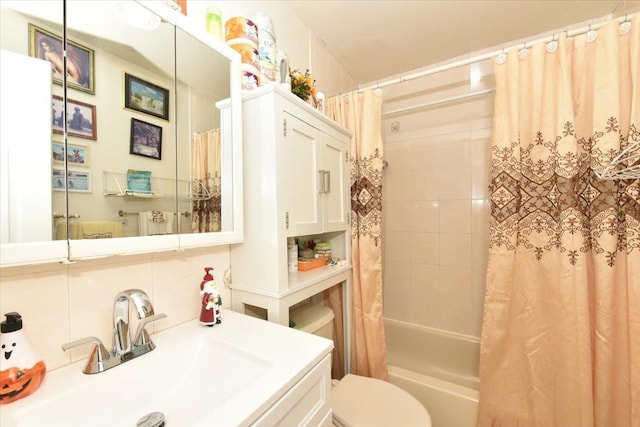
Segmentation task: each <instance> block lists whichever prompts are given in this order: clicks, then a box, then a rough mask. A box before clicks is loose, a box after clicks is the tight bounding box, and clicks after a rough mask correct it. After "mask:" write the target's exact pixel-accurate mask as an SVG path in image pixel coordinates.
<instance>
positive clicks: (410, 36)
mask: <svg viewBox="0 0 640 427" xmlns="http://www.w3.org/2000/svg"><path fill="white" fill-rule="evenodd" d="M287 4H288V5H289V7H290V8H291V9H293V11H294V13H295V14H296V15H297V16H298V17H299V18H300V19H301V21H302V22H303V23H304V24H305V25H306V26H307V28H309V29H310V30H311V31H312V32H313V33H314V34H315V35H316V36H317V37H319V38H320V39H321V40H323V41H324V42H325V43H326V45H327V48H328V49H329V51H331V52H332V53H333V55H334V56H335V57H336V59H337V60H338V61H339V62H340V63H341V64H342V65H343V66H344V67H345V69H346V70H347V72H348V73H349V74H351V76H352V77H353V78H354V79H355V81H356V82H357V83H359V84H364V83H372V82H375V81H376V80H384V79H385V78H388V77H390V76H394V75H397V74H401V73H405V72H407V71H411V70H415V69H417V68H422V67H425V66H428V65H431V64H435V63H438V62H442V61H444V60H447V59H450V58H454V57H458V56H460V55H465V54H469V53H471V52H477V51H479V50H483V49H487V48H495V49H498V48H499V47H500V46H503V45H504V47H510V46H513V44H514V41H515V40H520V39H526V38H531V37H534V36H539V35H541V34H543V33H545V32H552V31H553V30H557V29H561V28H565V27H567V26H570V25H574V24H577V23H588V22H594V23H597V22H600V21H602V19H603V18H604V17H605V16H607V15H610V14H611V15H613V16H614V17H617V16H624V15H625V13H633V12H636V11H640V1H613V0H609V1H597V0H577V1H566V0H546V1H534V0H519V1H514V0H493V1H481V0H413V1H404V0H396V1H392V0H387V1H364V0H360V1H357V0H315V1H314V0H306V1H301V0H288V1H287ZM549 35H551V34H549Z"/></svg>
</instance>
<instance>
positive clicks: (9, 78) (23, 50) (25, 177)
mask: <svg viewBox="0 0 640 427" xmlns="http://www.w3.org/2000/svg"><path fill="white" fill-rule="evenodd" d="M169 3H171V2H158V1H100V2H95V1H88V0H66V1H49V2H41V1H3V2H2V3H1V7H2V10H1V13H0V17H1V19H2V22H1V24H2V25H1V30H0V31H1V32H2V33H1V36H2V37H1V39H0V43H1V45H0V47H1V49H2V59H3V60H2V61H1V62H2V63H1V64H0V65H2V67H3V68H2V73H1V74H2V95H1V96H2V106H3V108H2V110H0V111H1V116H0V120H1V126H0V128H1V129H2V137H1V139H2V162H3V163H2V215H1V217H2V242H1V243H2V244H1V246H0V249H1V261H0V262H1V266H3V267H4V266H11V265H23V264H33V263H43V262H56V261H66V260H76V259H86V258H94V257H102V256H109V255H126V254H133V253H145V252H157V251H162V250H178V249H183V248H192V247H199V246H210V245H219V244H229V243H235V242H239V241H241V240H242V234H243V228H242V225H243V224H242V202H243V199H242V145H241V139H242V135H241V132H242V125H241V120H242V119H241V115H242V109H241V83H240V58H239V55H238V54H237V53H236V52H235V51H233V49H231V48H229V47H228V46H226V44H224V43H223V42H221V41H219V40H217V39H214V38H213V36H211V35H210V34H208V33H207V32H206V31H204V28H203V29H199V28H194V27H193V26H192V24H191V23H190V22H189V21H188V19H187V18H186V17H185V16H184V15H182V14H181V13H180V12H179V10H177V9H174V8H172V7H171V6H170V4H169ZM63 6H64V7H63ZM129 8H132V9H130V10H129ZM65 11H66V17H64V18H66V19H63V13H65ZM132 12H133V14H132ZM133 16H135V17H136V18H137V20H131V17H133ZM63 22H66V28H63V24H62V23H63ZM63 34H66V46H67V61H66V74H65V73H64V72H61V70H63V68H60V67H59V66H60V65H61V64H62V63H61V62H59V61H58V56H57V55H60V57H61V52H62V45H63V42H64V41H65V39H64V38H63ZM7 58H8V59H7ZM5 59H7V61H5ZM7 70H13V71H14V72H13V74H10V73H9V72H8V71H7ZM10 91H13V92H11V93H14V94H15V96H14V95H11V94H10ZM223 100H224V101H225V102H226V104H227V105H229V108H226V109H225V110H224V111H222V110H221V108H219V107H218V105H219V103H220V102H221V101H223ZM5 107H6V108H5ZM63 109H64V110H65V111H66V119H65V114H64V113H63ZM208 132H211V133H215V138H216V140H217V145H215V147H216V148H215V150H216V153H215V157H216V161H215V162H213V163H215V164H216V165H217V166H216V167H215V171H214V172H212V173H209V175H206V176H213V179H210V180H207V179H205V178H203V177H204V176H205V174H202V172H201V171H199V169H198V165H200V163H212V161H211V160H210V159H209V158H205V159H204V160H203V159H200V160H197V156H199V155H200V154H198V153H196V151H197V150H198V149H197V146H196V139H197V137H198V135H202V134H206V133H208ZM207 143H208V142H207ZM210 151H211V152H213V151H214V149H211V150H210ZM199 162H200V163H199ZM196 169H198V170H196ZM137 172H144V174H146V176H148V185H149V188H148V190H146V193H145V192H144V191H138V192H137V193H136V192H133V191H131V189H130V188H129V185H130V182H127V178H128V176H129V174H131V173H133V174H135V173H137ZM199 173H200V175H199ZM141 175H142V174H138V175H137V177H138V184H140V180H139V179H140V176H141ZM114 182H115V183H117V185H118V186H120V189H121V190H122V193H121V194H113V193H112V192H111V191H110V190H111V188H112V185H113V184H114ZM142 184H144V182H142ZM203 186H204V187H206V191H202V190H203ZM141 188H142V190H144V188H143V187H140V186H138V187H135V189H137V190H140V189H141ZM134 193H135V194H134ZM203 194H205V195H208V196H203ZM123 195H126V197H122V196H123ZM205 204H206V205H207V208H206V209H213V208H211V206H215V207H216V209H217V211H216V214H217V216H218V217H219V218H218V221H217V223H216V224H214V226H213V227H210V228H206V227H200V225H199V224H197V223H196V221H194V219H195V218H196V217H197V214H198V212H199V209H201V206H202V205H205ZM123 212H125V213H126V215H125V216H123V215H122V213H123ZM148 212H160V213H161V214H160V217H161V218H162V220H163V221H168V222H169V221H170V222H171V223H168V222H167V224H166V227H163V232H162V233H158V235H154V233H152V232H150V231H149V232H147V233H145V234H141V230H143V229H144V227H141V226H140V223H141V221H143V216H142V215H143V214H144V213H148ZM112 225H113V229H114V230H115V231H113V232H111V231H109V230H111V228H110V227H111V226H112ZM104 229H107V232H103V231H104ZM78 230H85V231H84V233H82V232H79V231H78ZM86 230H91V231H92V232H87V231H86ZM213 230H215V231H213Z"/></svg>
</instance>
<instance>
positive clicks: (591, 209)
mask: <svg viewBox="0 0 640 427" xmlns="http://www.w3.org/2000/svg"><path fill="white" fill-rule="evenodd" d="M629 28H630V30H629ZM596 34H597V37H595V39H593V36H594V35H596ZM592 39H593V40H592ZM523 53H524V51H519V50H513V51H510V52H509V53H508V55H507V58H506V62H505V63H504V64H502V65H500V64H499V63H496V64H495V77H496V95H495V96H496V98H495V112H494V114H495V116H494V134H493V156H492V182H491V187H490V193H491V203H492V206H491V219H490V249H489V266H488V271H487V291H486V296H485V309H484V310H485V311H484V319H483V328H482V337H481V355H480V406H479V414H478V426H519V427H525V426H527V427H529V426H530V427H542V426H544V427H551V426H562V427H564V426H580V427H588V426H597V427H623V426H624V427H632V426H633V427H637V426H640V223H639V221H640V206H639V204H640V184H639V180H638V179H627V180H603V179H599V178H598V177H597V176H596V175H595V172H596V171H598V172H600V171H601V170H602V169H603V167H604V166H605V165H606V164H607V163H608V162H610V161H611V160H612V159H613V157H614V156H615V155H616V154H617V153H618V152H619V151H620V150H621V149H624V148H625V147H627V146H629V145H630V144H638V143H639V142H640V78H639V77H640V14H639V15H636V16H635V18H634V19H633V21H632V22H631V23H625V24H621V25H619V24H618V23H616V22H611V23H609V24H607V25H606V26H604V27H603V28H601V29H600V30H598V31H597V33H596V32H595V31H594V32H590V33H587V34H584V35H581V36H576V37H575V38H573V39H567V38H566V36H561V37H559V39H558V40H556V41H553V42H550V43H548V44H539V45H535V46H533V47H531V48H529V49H527V51H526V53H527V55H526V57H523V56H524V55H523ZM636 162H637V161H636ZM627 166H629V165H627Z"/></svg>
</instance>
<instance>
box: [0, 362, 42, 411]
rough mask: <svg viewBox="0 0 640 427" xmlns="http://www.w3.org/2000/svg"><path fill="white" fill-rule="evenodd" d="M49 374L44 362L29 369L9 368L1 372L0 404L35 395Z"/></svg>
mask: <svg viewBox="0 0 640 427" xmlns="http://www.w3.org/2000/svg"><path fill="white" fill-rule="evenodd" d="M46 372H47V368H46V366H45V364H44V362H43V361H39V362H38V363H36V364H35V365H33V367H31V368H29V369H18V368H9V369H7V370H5V371H0V404H4V403H10V402H13V401H15V400H18V399H21V398H23V397H26V396H28V395H30V394H31V393H33V392H34V391H35V390H36V389H37V388H38V387H39V386H40V383H41V382H42V380H43V379H44V376H45V374H46Z"/></svg>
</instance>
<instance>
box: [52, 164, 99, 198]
mask: <svg viewBox="0 0 640 427" xmlns="http://www.w3.org/2000/svg"><path fill="white" fill-rule="evenodd" d="M51 178H52V181H51V187H52V188H53V189H54V190H55V191H64V190H65V189H66V188H67V186H68V187H69V191H70V192H71V191H75V192H78V193H90V192H91V171H89V170H88V169H87V170H85V169H82V170H80V169H68V170H67V177H66V179H65V176H64V169H60V168H53V169H52V171H51ZM65 184H66V185H65Z"/></svg>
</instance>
